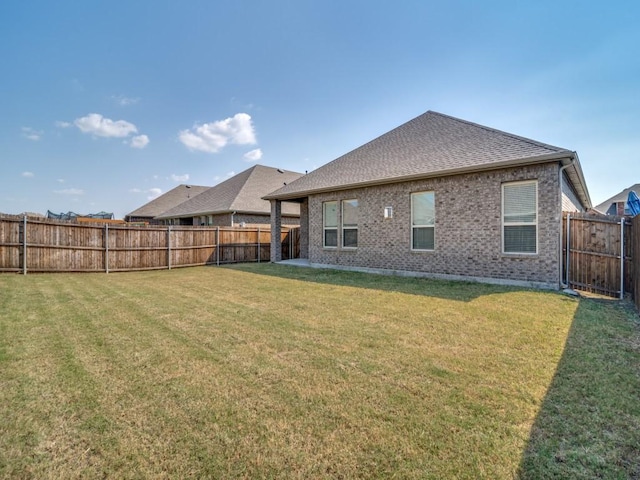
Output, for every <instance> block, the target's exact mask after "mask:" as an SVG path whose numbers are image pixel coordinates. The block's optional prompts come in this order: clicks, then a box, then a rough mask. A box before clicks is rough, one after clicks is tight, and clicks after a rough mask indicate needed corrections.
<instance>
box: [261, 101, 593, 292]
mask: <svg viewBox="0 0 640 480" xmlns="http://www.w3.org/2000/svg"><path fill="white" fill-rule="evenodd" d="M264 198H265V199H267V200H269V201H270V202H271V228H272V229H277V228H279V226H280V222H281V220H280V219H281V208H282V207H281V202H283V201H287V202H292V201H293V202H298V203H300V224H301V234H300V245H301V257H302V258H307V259H308V260H309V263H310V264H311V265H312V266H331V267H336V268H347V269H356V270H364V271H376V272H380V271H382V272H388V273H397V274H411V275H420V276H428V277H436V278H449V279H467V280H477V281H487V282H493V283H509V284H515V285H522V286H534V287H541V288H559V287H560V286H561V278H562V276H561V268H562V267H561V263H562V251H561V249H562V242H561V234H562V212H563V211H584V210H586V209H587V208H590V207H591V200H590V198H589V193H588V190H587V186H586V183H585V180H584V176H583V173H582V168H581V166H580V162H579V160H578V155H577V154H576V153H575V152H572V151H569V150H566V149H564V148H559V147H554V146H551V145H547V144H544V143H540V142H537V141H534V140H530V139H526V138H523V137H519V136H516V135H512V134H510V133H506V132H502V131H499V130H495V129H492V128H488V127H484V126H482V125H478V124H474V123H471V122H467V121H464V120H460V119H457V118H453V117H450V116H447V115H443V114H440V113H436V112H431V111H429V112H427V113H425V114H423V115H421V116H419V117H417V118H415V119H413V120H411V121H409V122H407V123H405V124H404V125H401V126H400V127H398V128H396V129H394V130H392V131H390V132H388V133H386V134H384V135H382V136H380V137H378V138H376V139H374V140H372V141H371V142H369V143H367V144H365V145H363V146H361V147H359V148H357V149H355V150H353V151H351V152H349V153H347V154H346V155H343V156H341V157H339V158H337V159H336V160H334V161H332V162H330V163H328V164H326V165H324V166H322V167H320V168H318V169H317V170H315V171H313V172H311V173H309V174H307V175H305V176H303V177H301V178H299V179H298V180H296V181H294V182H292V183H289V184H288V185H286V186H283V187H282V188H280V189H278V190H276V191H275V192H272V193H270V194H269V195H267V196H266V197H264ZM280 257H281V255H280V251H279V245H278V243H277V242H275V243H274V244H272V246H271V260H272V261H274V262H275V261H279V260H280Z"/></svg>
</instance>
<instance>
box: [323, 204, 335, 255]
mask: <svg viewBox="0 0 640 480" xmlns="http://www.w3.org/2000/svg"><path fill="white" fill-rule="evenodd" d="M322 219H323V220H322V221H323V230H324V235H323V241H322V242H323V243H322V245H323V246H324V247H329V248H336V247H337V246H338V202H324V203H323V204H322Z"/></svg>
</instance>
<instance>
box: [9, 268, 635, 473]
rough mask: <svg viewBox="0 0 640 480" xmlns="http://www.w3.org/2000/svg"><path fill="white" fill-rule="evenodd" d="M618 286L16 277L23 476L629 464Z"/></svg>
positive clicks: (628, 468) (195, 276)
mask: <svg viewBox="0 0 640 480" xmlns="http://www.w3.org/2000/svg"><path fill="white" fill-rule="evenodd" d="M639 355H640V335H639V329H638V324H637V317H635V315H634V314H633V312H631V311H629V310H628V309H626V308H624V307H623V306H621V305H619V304H617V303H613V302H598V301H595V300H586V299H581V300H578V299H575V298H570V297H567V296H563V295H560V294H557V293H553V292H539V291H527V290H519V289H513V288H507V287H496V286H489V285H480V284H465V283H455V282H437V281H429V280H424V279H409V278H396V277H382V276H375V275H366V274H356V273H346V272H337V271H330V270H312V269H305V268H295V267H285V266H281V265H266V264H261V265H256V264H254V265H240V266H234V267H229V268H214V267H208V268H207V267H202V268H189V269H179V270H172V271H158V272H139V273H126V274H109V275H105V274H80V275H67V274H54V275H27V276H20V275H0V477H3V478H79V477H81V478H105V477H106V478H189V477H191V478H252V479H253V478H301V479H302V478H491V479H499V478H516V477H523V478H581V477H582V478H593V477H594V476H599V477H601V478H628V477H632V478H633V475H636V476H638V475H640V471H639V470H638V465H639V464H640V454H639V453H638V447H637V446H638V445H639V444H640V434H639V433H638V432H640V407H639V406H638V398H640V378H639V372H640V360H639Z"/></svg>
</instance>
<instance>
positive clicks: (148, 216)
mask: <svg viewBox="0 0 640 480" xmlns="http://www.w3.org/2000/svg"><path fill="white" fill-rule="evenodd" d="M209 188H210V187H203V186H200V185H178V186H177V187H176V188H174V189H171V190H169V191H168V192H167V193H165V194H162V195H160V196H159V197H158V198H154V199H153V200H151V201H150V202H149V203H145V204H144V205H143V206H141V207H140V208H137V209H136V210H134V211H133V212H131V213H129V214H127V215H125V217H124V219H125V220H126V221H127V222H145V223H150V224H157V223H159V222H157V221H156V220H154V218H155V217H156V216H157V215H160V214H161V213H163V212H166V211H167V210H169V209H171V208H173V207H175V206H177V205H180V204H181V203H183V202H186V201H187V200H189V199H190V198H193V197H195V196H196V195H198V194H200V193H202V192H204V191H205V190H207V189H209Z"/></svg>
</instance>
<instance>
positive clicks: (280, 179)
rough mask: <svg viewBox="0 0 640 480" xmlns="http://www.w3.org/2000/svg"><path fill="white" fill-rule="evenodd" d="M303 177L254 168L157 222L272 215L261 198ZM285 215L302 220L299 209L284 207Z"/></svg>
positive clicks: (268, 168) (294, 173)
mask: <svg viewBox="0 0 640 480" xmlns="http://www.w3.org/2000/svg"><path fill="white" fill-rule="evenodd" d="M301 176H302V174H301V173H298V172H290V171H288V170H281V169H279V168H272V167H265V166H264V165H254V166H253V167H251V168H249V169H247V170H245V171H244V172H240V173H239V174H237V175H236V176H234V177H231V178H230V179H228V180H225V181H224V182H222V183H220V184H218V185H216V186H214V187H211V188H209V189H207V190H206V191H204V192H203V193H201V194H200V195H198V196H197V197H194V198H192V199H190V200H189V201H187V202H184V203H181V204H180V205H178V206H177V207H175V208H172V209H170V210H168V211H165V212H163V213H162V214H160V215H158V216H157V217H156V218H159V219H163V218H178V217H191V216H196V215H210V214H219V213H228V212H243V213H256V214H266V215H269V214H270V213H271V204H270V203H269V202H268V201H266V200H263V199H262V197H263V196H265V195H266V194H267V193H269V192H273V191H274V190H275V189H277V188H279V187H281V186H283V185H285V184H288V183H290V182H293V181H294V180H296V179H298V178H299V177H301ZM282 214H283V215H294V216H299V215H300V209H299V206H298V205H288V204H284V205H283V206H282Z"/></svg>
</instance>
